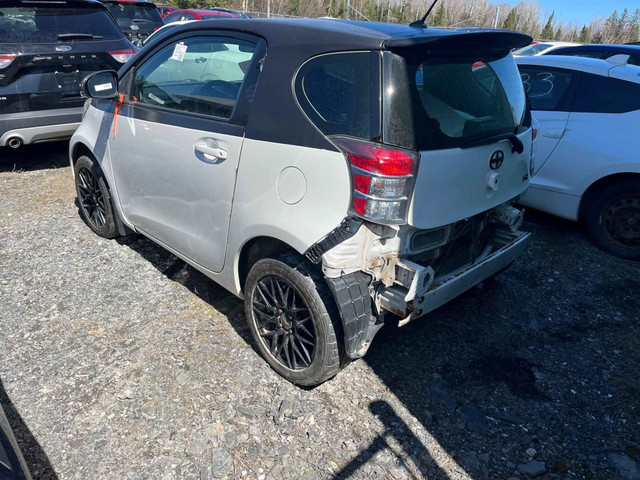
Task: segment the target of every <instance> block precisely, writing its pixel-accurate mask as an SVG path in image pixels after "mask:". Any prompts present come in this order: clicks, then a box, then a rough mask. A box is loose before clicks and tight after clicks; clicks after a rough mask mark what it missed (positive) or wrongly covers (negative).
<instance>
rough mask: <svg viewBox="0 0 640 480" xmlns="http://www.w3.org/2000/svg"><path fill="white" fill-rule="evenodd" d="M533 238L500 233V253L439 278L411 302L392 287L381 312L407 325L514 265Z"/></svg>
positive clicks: (402, 290)
mask: <svg viewBox="0 0 640 480" xmlns="http://www.w3.org/2000/svg"><path fill="white" fill-rule="evenodd" d="M530 237H531V234H530V233H523V232H515V233H511V232H508V231H501V232H500V235H499V236H498V237H497V239H496V240H498V241H499V242H500V243H499V244H500V247H499V248H498V249H496V250H494V251H493V252H491V253H489V254H488V255H486V256H484V257H482V258H480V259H478V260H476V261H475V262H474V263H473V264H471V265H467V266H465V267H462V268H460V269H458V270H456V271H454V272H451V273H449V274H447V276H446V277H443V278H436V279H435V280H434V281H433V283H431V284H429V285H428V286H427V287H426V288H425V289H424V290H423V291H418V292H417V293H416V294H415V297H414V298H413V299H412V300H408V299H407V289H406V288H404V287H401V286H398V285H393V286H391V287H388V288H384V289H382V290H381V291H380V292H379V294H378V298H377V299H376V300H377V303H378V305H379V307H380V308H381V309H382V310H387V311H389V312H392V313H394V314H395V315H398V316H400V317H401V318H404V319H403V320H402V321H400V323H399V326H403V325H406V324H407V323H409V322H410V321H412V320H415V319H416V318H419V317H421V316H423V315H425V314H427V313H429V312H431V311H433V310H435V309H436V308H438V307H440V306H441V305H444V304H445V303H447V302H448V301H450V300H452V299H453V298H455V297H457V296H458V295H460V294H462V293H464V292H466V291H467V290H469V289H470V288H471V287H473V286H474V285H477V284H478V283H480V282H482V281H483V280H485V279H487V278H489V277H490V276H492V275H494V274H496V273H498V272H499V271H500V270H502V269H503V268H505V267H507V266H508V265H509V264H511V263H513V262H514V261H515V260H516V259H517V258H518V257H519V256H520V255H521V254H522V253H523V252H524V249H525V247H526V245H527V243H528V242H529V239H530ZM423 268H428V267H423Z"/></svg>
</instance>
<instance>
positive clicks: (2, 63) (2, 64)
mask: <svg viewBox="0 0 640 480" xmlns="http://www.w3.org/2000/svg"><path fill="white" fill-rule="evenodd" d="M16 57H17V55H13V54H6V53H5V54H0V68H7V67H8V66H9V65H11V62H13V61H14V60H15V59H16Z"/></svg>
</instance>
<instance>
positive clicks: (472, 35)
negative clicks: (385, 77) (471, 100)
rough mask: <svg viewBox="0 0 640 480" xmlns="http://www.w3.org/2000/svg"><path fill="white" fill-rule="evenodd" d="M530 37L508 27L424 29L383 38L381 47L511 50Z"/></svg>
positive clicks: (528, 43)
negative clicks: (495, 28) (501, 28)
mask: <svg viewBox="0 0 640 480" xmlns="http://www.w3.org/2000/svg"><path fill="white" fill-rule="evenodd" d="M532 41H533V38H531V37H530V36H529V35H525V34H524V33H518V32H512V31H510V30H494V29H491V30H489V29H459V30H437V29H433V30H431V29H430V30H426V29H425V31H424V33H419V34H417V35H411V36H407V37H393V38H389V39H387V40H385V41H384V44H383V47H384V48H386V49H388V50H392V51H402V50H405V49H416V48H418V49H423V48H424V49H427V50H449V51H460V52H462V51H477V50H482V51H493V52H499V51H510V50H513V49H516V48H522V47H526V46H527V45H530V44H531V42H532Z"/></svg>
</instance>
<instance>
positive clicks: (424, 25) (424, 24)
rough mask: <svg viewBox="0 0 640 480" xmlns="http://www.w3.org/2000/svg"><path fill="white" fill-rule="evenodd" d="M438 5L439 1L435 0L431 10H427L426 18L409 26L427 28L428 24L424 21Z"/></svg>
mask: <svg viewBox="0 0 640 480" xmlns="http://www.w3.org/2000/svg"><path fill="white" fill-rule="evenodd" d="M436 3H438V0H433V3H432V4H431V6H430V7H429V10H427V13H425V14H424V16H423V17H422V18H421V19H420V20H416V21H415V22H411V23H410V24H409V26H410V27H423V28H426V27H427V24H426V23H424V21H425V20H426V19H427V17H428V16H429V14H430V13H431V10H433V7H435V6H436Z"/></svg>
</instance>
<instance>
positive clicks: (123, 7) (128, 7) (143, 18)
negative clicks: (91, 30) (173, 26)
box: [106, 3, 163, 28]
mask: <svg viewBox="0 0 640 480" xmlns="http://www.w3.org/2000/svg"><path fill="white" fill-rule="evenodd" d="M106 6H107V8H108V9H109V11H110V12H111V15H113V18H115V19H116V22H118V25H120V26H121V27H123V28H129V27H130V26H131V24H132V23H136V22H138V23H163V20H162V17H161V16H160V12H158V10H157V9H156V8H150V7H141V6H140V5H136V4H135V3H107V4H106Z"/></svg>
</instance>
